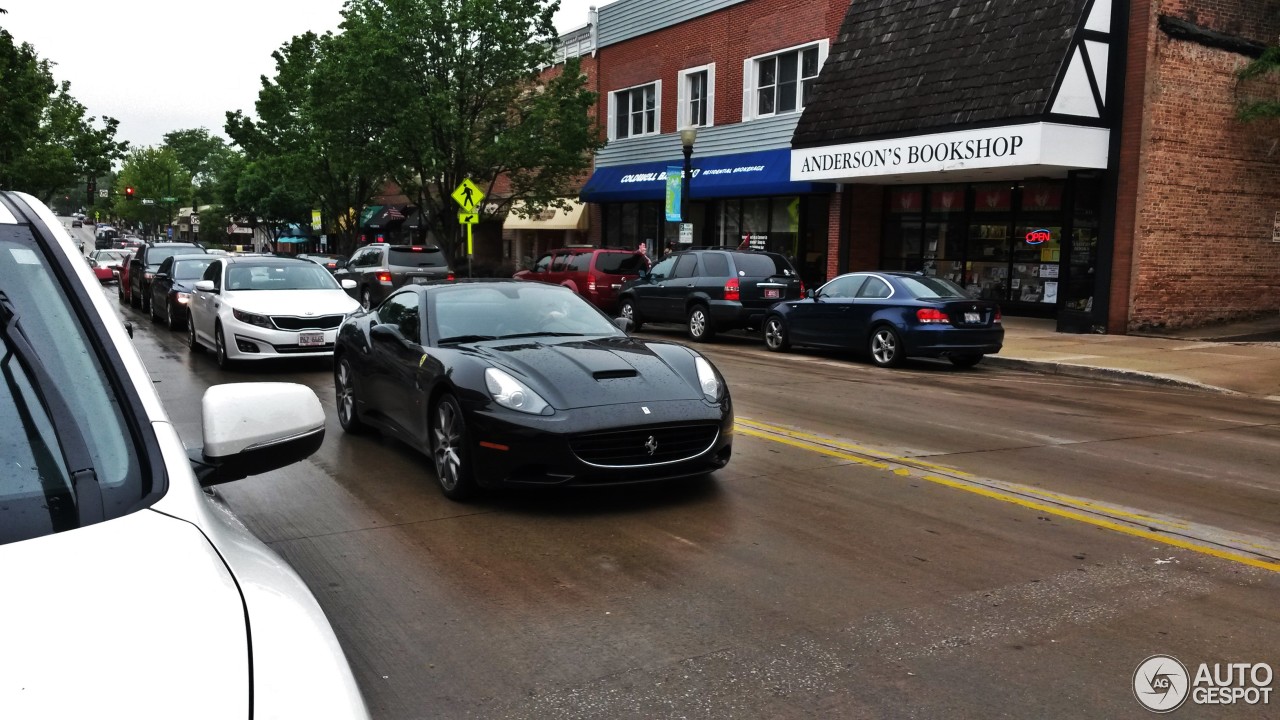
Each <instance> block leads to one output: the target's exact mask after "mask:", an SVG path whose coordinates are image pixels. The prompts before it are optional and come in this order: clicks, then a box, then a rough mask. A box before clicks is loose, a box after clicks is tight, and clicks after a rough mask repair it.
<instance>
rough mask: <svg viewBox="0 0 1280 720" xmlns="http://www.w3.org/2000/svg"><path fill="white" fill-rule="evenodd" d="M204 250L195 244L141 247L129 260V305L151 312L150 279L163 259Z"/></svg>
mask: <svg viewBox="0 0 1280 720" xmlns="http://www.w3.org/2000/svg"><path fill="white" fill-rule="evenodd" d="M202 253H204V248H202V247H200V246H199V245H196V244H195V243H182V242H161V243H151V244H149V245H143V246H142V247H140V248H138V252H136V253H134V254H133V257H131V258H129V289H128V291H127V293H126V294H127V295H128V296H129V304H130V305H132V306H134V307H136V308H141V309H143V310H147V311H150V310H151V278H152V277H154V276H155V274H156V271H157V270H159V269H160V263H162V262H164V260H165V258H170V257H173V256H174V255H198V254H202Z"/></svg>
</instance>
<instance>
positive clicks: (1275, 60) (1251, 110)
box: [1237, 45, 1280, 121]
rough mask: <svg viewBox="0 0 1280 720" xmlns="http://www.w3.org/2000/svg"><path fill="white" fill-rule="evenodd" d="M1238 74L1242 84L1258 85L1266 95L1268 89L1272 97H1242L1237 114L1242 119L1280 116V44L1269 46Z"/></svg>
mask: <svg viewBox="0 0 1280 720" xmlns="http://www.w3.org/2000/svg"><path fill="white" fill-rule="evenodd" d="M1237 76H1238V77H1239V79H1240V81H1241V83H1242V85H1244V86H1248V87H1258V88H1260V89H1261V92H1262V93H1263V94H1264V95H1265V94H1267V92H1266V89H1268V88H1269V90H1270V93H1269V95H1270V97H1265V96H1264V97H1256V96H1254V97H1246V98H1242V99H1241V101H1240V104H1239V106H1238V108H1237V115H1238V116H1239V118H1240V119H1241V120H1245V121H1249V120H1259V119H1262V118H1280V93H1277V92H1276V88H1277V86H1280V45H1273V46H1272V47H1269V48H1267V49H1266V50H1265V51H1263V53H1262V55H1261V56H1260V57H1258V58H1257V59H1256V60H1254V61H1253V62H1251V63H1249V64H1248V65H1245V66H1244V67H1243V68H1241V69H1240V71H1239V72H1238V73H1237ZM1268 80H1270V83H1268V82H1267V81H1268ZM1251 81H1252V82H1251ZM1252 94H1253V93H1249V95H1252Z"/></svg>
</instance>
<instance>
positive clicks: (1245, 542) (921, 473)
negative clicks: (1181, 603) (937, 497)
mask: <svg viewBox="0 0 1280 720" xmlns="http://www.w3.org/2000/svg"><path fill="white" fill-rule="evenodd" d="M734 433H735V434H738V435H749V436H751V437H754V438H759V439H761V440H768V441H770V442H776V443H780V444H782V445H788V446H790V447H794V448H797V449H800V450H807V451H810V452H814V453H818V454H820V455H825V456H827V457H831V458H836V459H839V460H844V461H846V462H850V463H853V464H856V465H861V466H863V467H869V468H874V469H876V470H885V471H888V472H891V473H893V474H894V475H897V476H899V477H911V478H916V479H919V480H925V481H928V482H931V483H934V484H936V485H942V486H944V487H949V488H952V489H955V490H963V491H964V492H968V493H973V494H975V495H981V496H982V497H986V498H990V499H992V500H999V501H1001V502H1006V503H1011V504H1013V505H1018V506H1021V507H1025V508H1029V509H1032V510H1036V511H1038V512H1042V513H1046V514H1049V515H1054V516H1056V517H1062V518H1068V519H1070V520H1076V521H1079V522H1083V523H1088V524H1089V525H1093V526H1095V527H1101V528H1106V529H1107V530H1113V531H1115V532H1118V533H1123V534H1125V535H1132V536H1134V537H1140V538H1143V539H1146V540H1151V541H1153V542H1158V543H1161V544H1164V545H1170V546H1172V547H1176V548H1181V549H1183V550H1190V551H1192V552H1197V553H1201V554H1203V555H1210V556H1212V557H1216V558H1221V559H1223V560H1230V561H1232V562H1238V563H1241V564H1243V565H1248V566H1250V567H1256V568H1261V569H1263V570H1270V571H1272V572H1280V545H1276V544H1274V543H1270V542H1268V541H1265V540H1261V539H1258V538H1243V537H1239V536H1238V534H1235V533H1230V532H1227V531H1224V530H1221V529H1218V528H1214V527H1211V526H1207V525H1199V524H1194V523H1187V522H1183V521H1180V520H1175V519H1174V518H1167V517H1162V516H1159V515H1149V514H1144V513H1140V512H1134V511H1133V510H1132V509H1127V508H1123V507H1119V506H1116V505H1110V504H1108V503H1102V502H1097V501H1094V500H1088V499H1085V498H1077V497H1072V496H1070V495H1063V494H1061V493H1055V492H1050V491H1047V490H1041V489H1039V488H1034V487H1031V486H1029V485H1022V484H1019V483H1012V482H1007V481H1003V480H993V479H989V478H979V477H976V476H974V475H972V474H970V473H966V472H964V471H962V470H957V469H955V468H949V467H946V466H944V465H935V464H933V463H930V462H926V461H924V460H921V459H919V458H909V457H902V456H897V455H893V454H891V453H885V452H881V451H878V450H874V449H871V448H867V447H863V446H860V445H854V444H852V443H849V442H845V441H843V440H840V439H837V438H832V437H827V436H824V435H815V434H813V433H806V432H802V431H800V430H796V429H793V428H786V427H781V426H778V425H770V424H767V423H763V422H760V421H759V420H752V419H751V418H743V417H739V418H737V420H736V423H735V427H734Z"/></svg>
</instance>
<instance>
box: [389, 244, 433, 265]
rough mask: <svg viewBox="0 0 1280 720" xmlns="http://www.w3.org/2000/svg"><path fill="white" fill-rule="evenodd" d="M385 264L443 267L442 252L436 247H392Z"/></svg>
mask: <svg viewBox="0 0 1280 720" xmlns="http://www.w3.org/2000/svg"><path fill="white" fill-rule="evenodd" d="M387 255H388V257H387V264H388V265H396V266H400V267H443V266H444V265H445V261H444V253H443V252H441V251H440V248H438V247H393V248H390V252H388V254H387Z"/></svg>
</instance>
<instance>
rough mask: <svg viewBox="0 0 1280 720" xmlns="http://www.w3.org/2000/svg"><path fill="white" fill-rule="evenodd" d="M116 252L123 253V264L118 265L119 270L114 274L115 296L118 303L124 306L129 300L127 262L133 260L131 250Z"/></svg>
mask: <svg viewBox="0 0 1280 720" xmlns="http://www.w3.org/2000/svg"><path fill="white" fill-rule="evenodd" d="M117 252H122V253H124V262H123V263H121V265H120V270H119V271H118V272H116V295H117V296H118V297H119V298H120V303H121V304H124V303H127V302H129V301H130V298H129V261H130V260H132V259H133V253H134V252H135V251H133V250H119V251H117Z"/></svg>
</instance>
